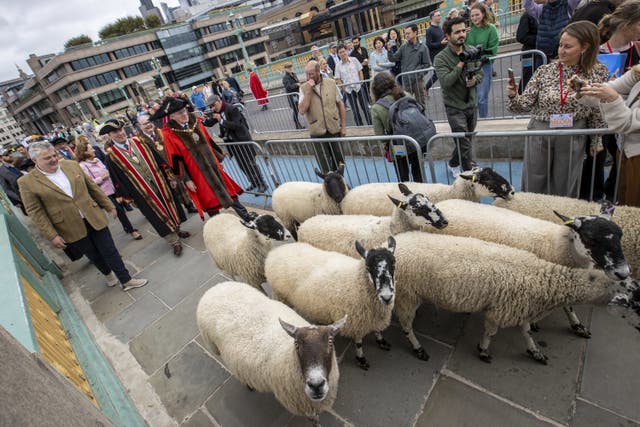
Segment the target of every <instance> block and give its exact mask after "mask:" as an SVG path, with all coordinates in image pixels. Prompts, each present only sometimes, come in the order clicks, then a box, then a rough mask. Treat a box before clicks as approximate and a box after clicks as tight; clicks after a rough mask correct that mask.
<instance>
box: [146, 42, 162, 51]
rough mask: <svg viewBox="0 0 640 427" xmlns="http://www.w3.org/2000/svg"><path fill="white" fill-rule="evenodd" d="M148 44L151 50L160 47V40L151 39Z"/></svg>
mask: <svg viewBox="0 0 640 427" xmlns="http://www.w3.org/2000/svg"><path fill="white" fill-rule="evenodd" d="M149 46H151V50H156V49H162V45H161V44H160V40H151V43H149Z"/></svg>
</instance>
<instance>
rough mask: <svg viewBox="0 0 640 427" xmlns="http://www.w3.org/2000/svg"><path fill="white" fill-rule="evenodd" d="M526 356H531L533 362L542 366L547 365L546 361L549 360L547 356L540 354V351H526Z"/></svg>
mask: <svg viewBox="0 0 640 427" xmlns="http://www.w3.org/2000/svg"><path fill="white" fill-rule="evenodd" d="M527 354H528V355H529V356H531V357H532V358H533V360H535V361H536V362H540V363H542V364H543V365H546V364H547V360H549V358H548V357H547V356H545V355H544V353H542V352H541V351H540V350H536V351H531V350H529V349H527Z"/></svg>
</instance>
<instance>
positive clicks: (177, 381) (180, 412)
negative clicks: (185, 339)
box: [149, 342, 229, 423]
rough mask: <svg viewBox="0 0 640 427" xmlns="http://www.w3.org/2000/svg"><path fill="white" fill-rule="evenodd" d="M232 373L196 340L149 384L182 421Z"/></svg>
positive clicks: (171, 413) (170, 413)
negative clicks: (207, 352)
mask: <svg viewBox="0 0 640 427" xmlns="http://www.w3.org/2000/svg"><path fill="white" fill-rule="evenodd" d="M228 378H229V373H228V372H227V371H226V370H225V369H224V368H223V367H222V366H221V365H220V364H219V363H218V362H216V361H215V360H214V359H213V358H211V357H210V356H209V355H207V354H206V353H205V352H204V350H203V349H202V348H201V347H200V346H199V345H198V344H196V343H195V342H191V343H189V344H188V345H187V346H186V347H185V348H184V349H182V350H181V351H180V353H178V354H177V355H176V356H175V357H174V358H173V359H171V360H170V361H169V362H167V364H166V365H165V367H164V368H163V369H160V370H159V371H157V372H156V373H155V374H153V375H152V376H151V377H149V383H150V384H151V386H152V387H153V388H154V389H155V391H156V393H157V394H158V396H159V397H160V399H161V400H162V403H164V405H165V407H166V409H167V412H168V413H169V415H171V416H172V417H173V418H174V419H176V420H177V421H178V423H181V422H182V421H184V419H185V418H186V417H187V416H189V415H191V414H193V413H194V412H195V411H197V410H198V408H200V407H201V406H202V404H203V403H204V402H205V400H206V399H207V398H209V396H211V394H212V393H213V392H214V391H215V390H216V389H217V388H219V387H220V386H221V385H222V384H223V383H224V382H225V381H226V380H227V379H228Z"/></svg>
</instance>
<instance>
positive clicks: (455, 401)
mask: <svg viewBox="0 0 640 427" xmlns="http://www.w3.org/2000/svg"><path fill="white" fill-rule="evenodd" d="M552 425H553V424H549V423H547V422H544V421H542V420H540V419H537V418H536V417H534V416H533V415H531V414H529V413H527V412H525V411H522V410H520V409H518V408H516V407H514V406H512V405H509V404H508V403H505V402H503V401H501V400H499V399H496V398H494V397H492V396H490V395H488V394H486V393H483V392H482V391H479V390H477V389H475V388H472V387H469V386H468V385H466V384H464V383H462V382H460V381H457V380H456V379H453V378H450V377H446V376H441V377H440V378H439V379H438V382H437V384H436V386H435V388H434V389H433V391H432V392H431V395H430V396H429V400H428V401H427V404H426V405H425V408H424V411H423V412H422V414H421V415H420V418H418V421H417V422H416V424H415V427H441V426H451V427H454V426H455V427H477V426H491V427H514V426H526V427H551V426H552Z"/></svg>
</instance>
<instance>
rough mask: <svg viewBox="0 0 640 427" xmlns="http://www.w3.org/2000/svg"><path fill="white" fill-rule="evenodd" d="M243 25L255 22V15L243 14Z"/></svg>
mask: <svg viewBox="0 0 640 427" xmlns="http://www.w3.org/2000/svg"><path fill="white" fill-rule="evenodd" d="M243 21H244V25H249V24H253V23H255V22H256V15H253V16H245V17H244V19H243Z"/></svg>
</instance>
